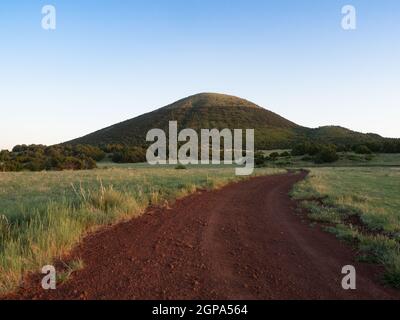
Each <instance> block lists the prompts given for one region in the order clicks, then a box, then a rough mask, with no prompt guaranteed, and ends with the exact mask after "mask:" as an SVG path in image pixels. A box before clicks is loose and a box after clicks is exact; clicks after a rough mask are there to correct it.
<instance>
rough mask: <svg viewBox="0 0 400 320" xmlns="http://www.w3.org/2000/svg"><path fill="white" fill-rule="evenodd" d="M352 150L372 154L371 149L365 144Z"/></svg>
mask: <svg viewBox="0 0 400 320" xmlns="http://www.w3.org/2000/svg"><path fill="white" fill-rule="evenodd" d="M354 151H355V153H358V154H372V151H371V150H370V149H369V148H368V147H367V146H365V145H360V146H357V147H355V149H354Z"/></svg>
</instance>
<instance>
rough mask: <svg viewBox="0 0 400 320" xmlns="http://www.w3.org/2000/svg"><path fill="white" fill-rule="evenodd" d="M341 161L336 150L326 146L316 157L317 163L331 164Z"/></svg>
mask: <svg viewBox="0 0 400 320" xmlns="http://www.w3.org/2000/svg"><path fill="white" fill-rule="evenodd" d="M337 160H339V156H338V154H337V153H336V149H335V148H334V147H332V146H324V147H322V148H321V151H320V152H318V153H317V154H316V155H315V163H331V162H335V161H337Z"/></svg>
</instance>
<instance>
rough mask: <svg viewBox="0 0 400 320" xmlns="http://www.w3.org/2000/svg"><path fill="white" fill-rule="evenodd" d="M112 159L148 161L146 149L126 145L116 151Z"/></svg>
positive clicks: (125, 161) (124, 161)
mask: <svg viewBox="0 0 400 320" xmlns="http://www.w3.org/2000/svg"><path fill="white" fill-rule="evenodd" d="M112 161H113V162H116V163H138V162H145V161H146V150H145V149H144V148H140V147H124V148H123V149H122V150H121V151H118V152H115V153H114V154H113V156H112Z"/></svg>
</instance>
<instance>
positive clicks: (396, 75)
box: [0, 0, 400, 149]
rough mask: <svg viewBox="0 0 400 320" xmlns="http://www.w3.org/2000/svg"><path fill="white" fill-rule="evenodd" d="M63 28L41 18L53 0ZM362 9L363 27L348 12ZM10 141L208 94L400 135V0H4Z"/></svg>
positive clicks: (2, 69)
mask: <svg viewBox="0 0 400 320" xmlns="http://www.w3.org/2000/svg"><path fill="white" fill-rule="evenodd" d="M47 4H51V5H54V6H55V7H56V9H57V29H56V30H55V31H45V30H43V29H42V28H41V19H42V14H41V9H42V6H44V5H47ZM346 4H351V5H353V6H355V7H356V9H357V29H356V30H353V31H345V30H343V29H342V28H341V19H342V14H341V9H342V7H343V6H344V5H346ZM0 41H1V42H0V43H1V45H0V108H1V109H0V110H1V129H0V149H3V148H11V147H12V146H14V145H16V144H22V143H25V144H30V143H42V144H48V145H49V144H54V143H59V142H63V141H66V140H70V139H73V138H76V137H79V136H82V135H84V134H87V133H90V132H92V131H95V130H98V129H100V128H103V127H105V126H108V125H112V124H114V123H116V122H120V121H123V120H126V119H129V118H132V117H135V116H137V115H140V114H142V113H145V112H149V111H152V110H154V109H156V108H159V107H162V106H164V105H167V104H169V103H171V102H174V101H175V100H178V99H180V98H183V97H185V96H188V95H192V94H195V93H199V92H219V93H226V94H233V95H236V96H240V97H242V98H245V99H248V100H251V101H253V102H255V103H257V104H259V105H260V106H262V107H265V108H267V109H269V110H272V111H274V112H276V113H278V114H280V115H282V116H284V117H286V118H287V119H289V120H291V121H293V122H296V123H298V124H300V125H304V126H309V127H318V126H322V125H341V126H344V127H347V128H350V129H353V130H357V131H361V132H374V133H378V134H381V135H383V136H387V137H398V138H400V125H399V120H400V1H398V0H381V1H378V0H371V1H360V0H358V1H356V0H348V1H337V0H321V1H314V0H304V1H299V0H274V1H267V0H213V1H211V0H185V1H184V0H168V1H166V0H164V1H161V0H152V1H145V0H142V1H134V0H132V1H115V0H114V1H111V0H107V1H106V0H97V1H94V0H85V1H77V0H63V1H56V0H52V1H50V0H48V1H35V0H15V1H7V2H5V1H1V2H0Z"/></svg>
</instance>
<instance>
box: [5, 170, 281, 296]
mask: <svg viewBox="0 0 400 320" xmlns="http://www.w3.org/2000/svg"><path fill="white" fill-rule="evenodd" d="M282 172H285V171H284V170H279V169H257V170H256V171H255V173H254V174H255V175H266V174H276V173H282ZM239 179H243V178H241V177H237V176H235V175H234V169H233V168H190V169H188V170H179V174H178V173H177V170H175V169H174V168H151V169H149V168H140V169H134V168H111V169H98V170H92V171H74V172H72V171H63V172H37V173H33V172H19V173H0V294H4V293H8V292H10V291H12V290H14V289H15V288H17V287H18V286H19V284H20V283H21V281H22V279H23V277H24V276H25V275H26V274H27V272H38V271H39V270H40V269H41V268H42V266H44V265H48V264H53V263H54V262H55V261H59V260H62V258H63V256H65V255H66V254H67V253H68V252H69V251H70V250H71V249H72V248H73V247H74V246H75V245H76V244H77V243H78V242H79V241H80V240H81V239H82V237H83V236H85V235H86V234H87V233H88V232H90V231H93V230H95V229H96V228H99V227H101V226H104V225H109V224H113V223H116V222H120V221H123V220H126V219H131V218H134V217H137V216H140V215H141V214H142V213H144V211H145V210H146V208H147V207H148V206H160V205H166V204H167V203H168V202H172V201H174V200H175V199H177V198H181V197H184V196H186V195H189V194H191V193H193V192H195V191H196V190H197V189H215V188H219V187H222V186H224V185H226V184H228V183H230V182H233V181H237V180H239ZM79 265H80V264H79V263H78V264H77V265H76V266H75V265H74V266H71V267H70V268H67V271H66V272H63V273H61V275H60V277H61V279H67V278H68V277H69V276H70V274H71V273H72V272H73V271H74V270H76V269H77V268H79Z"/></svg>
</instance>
